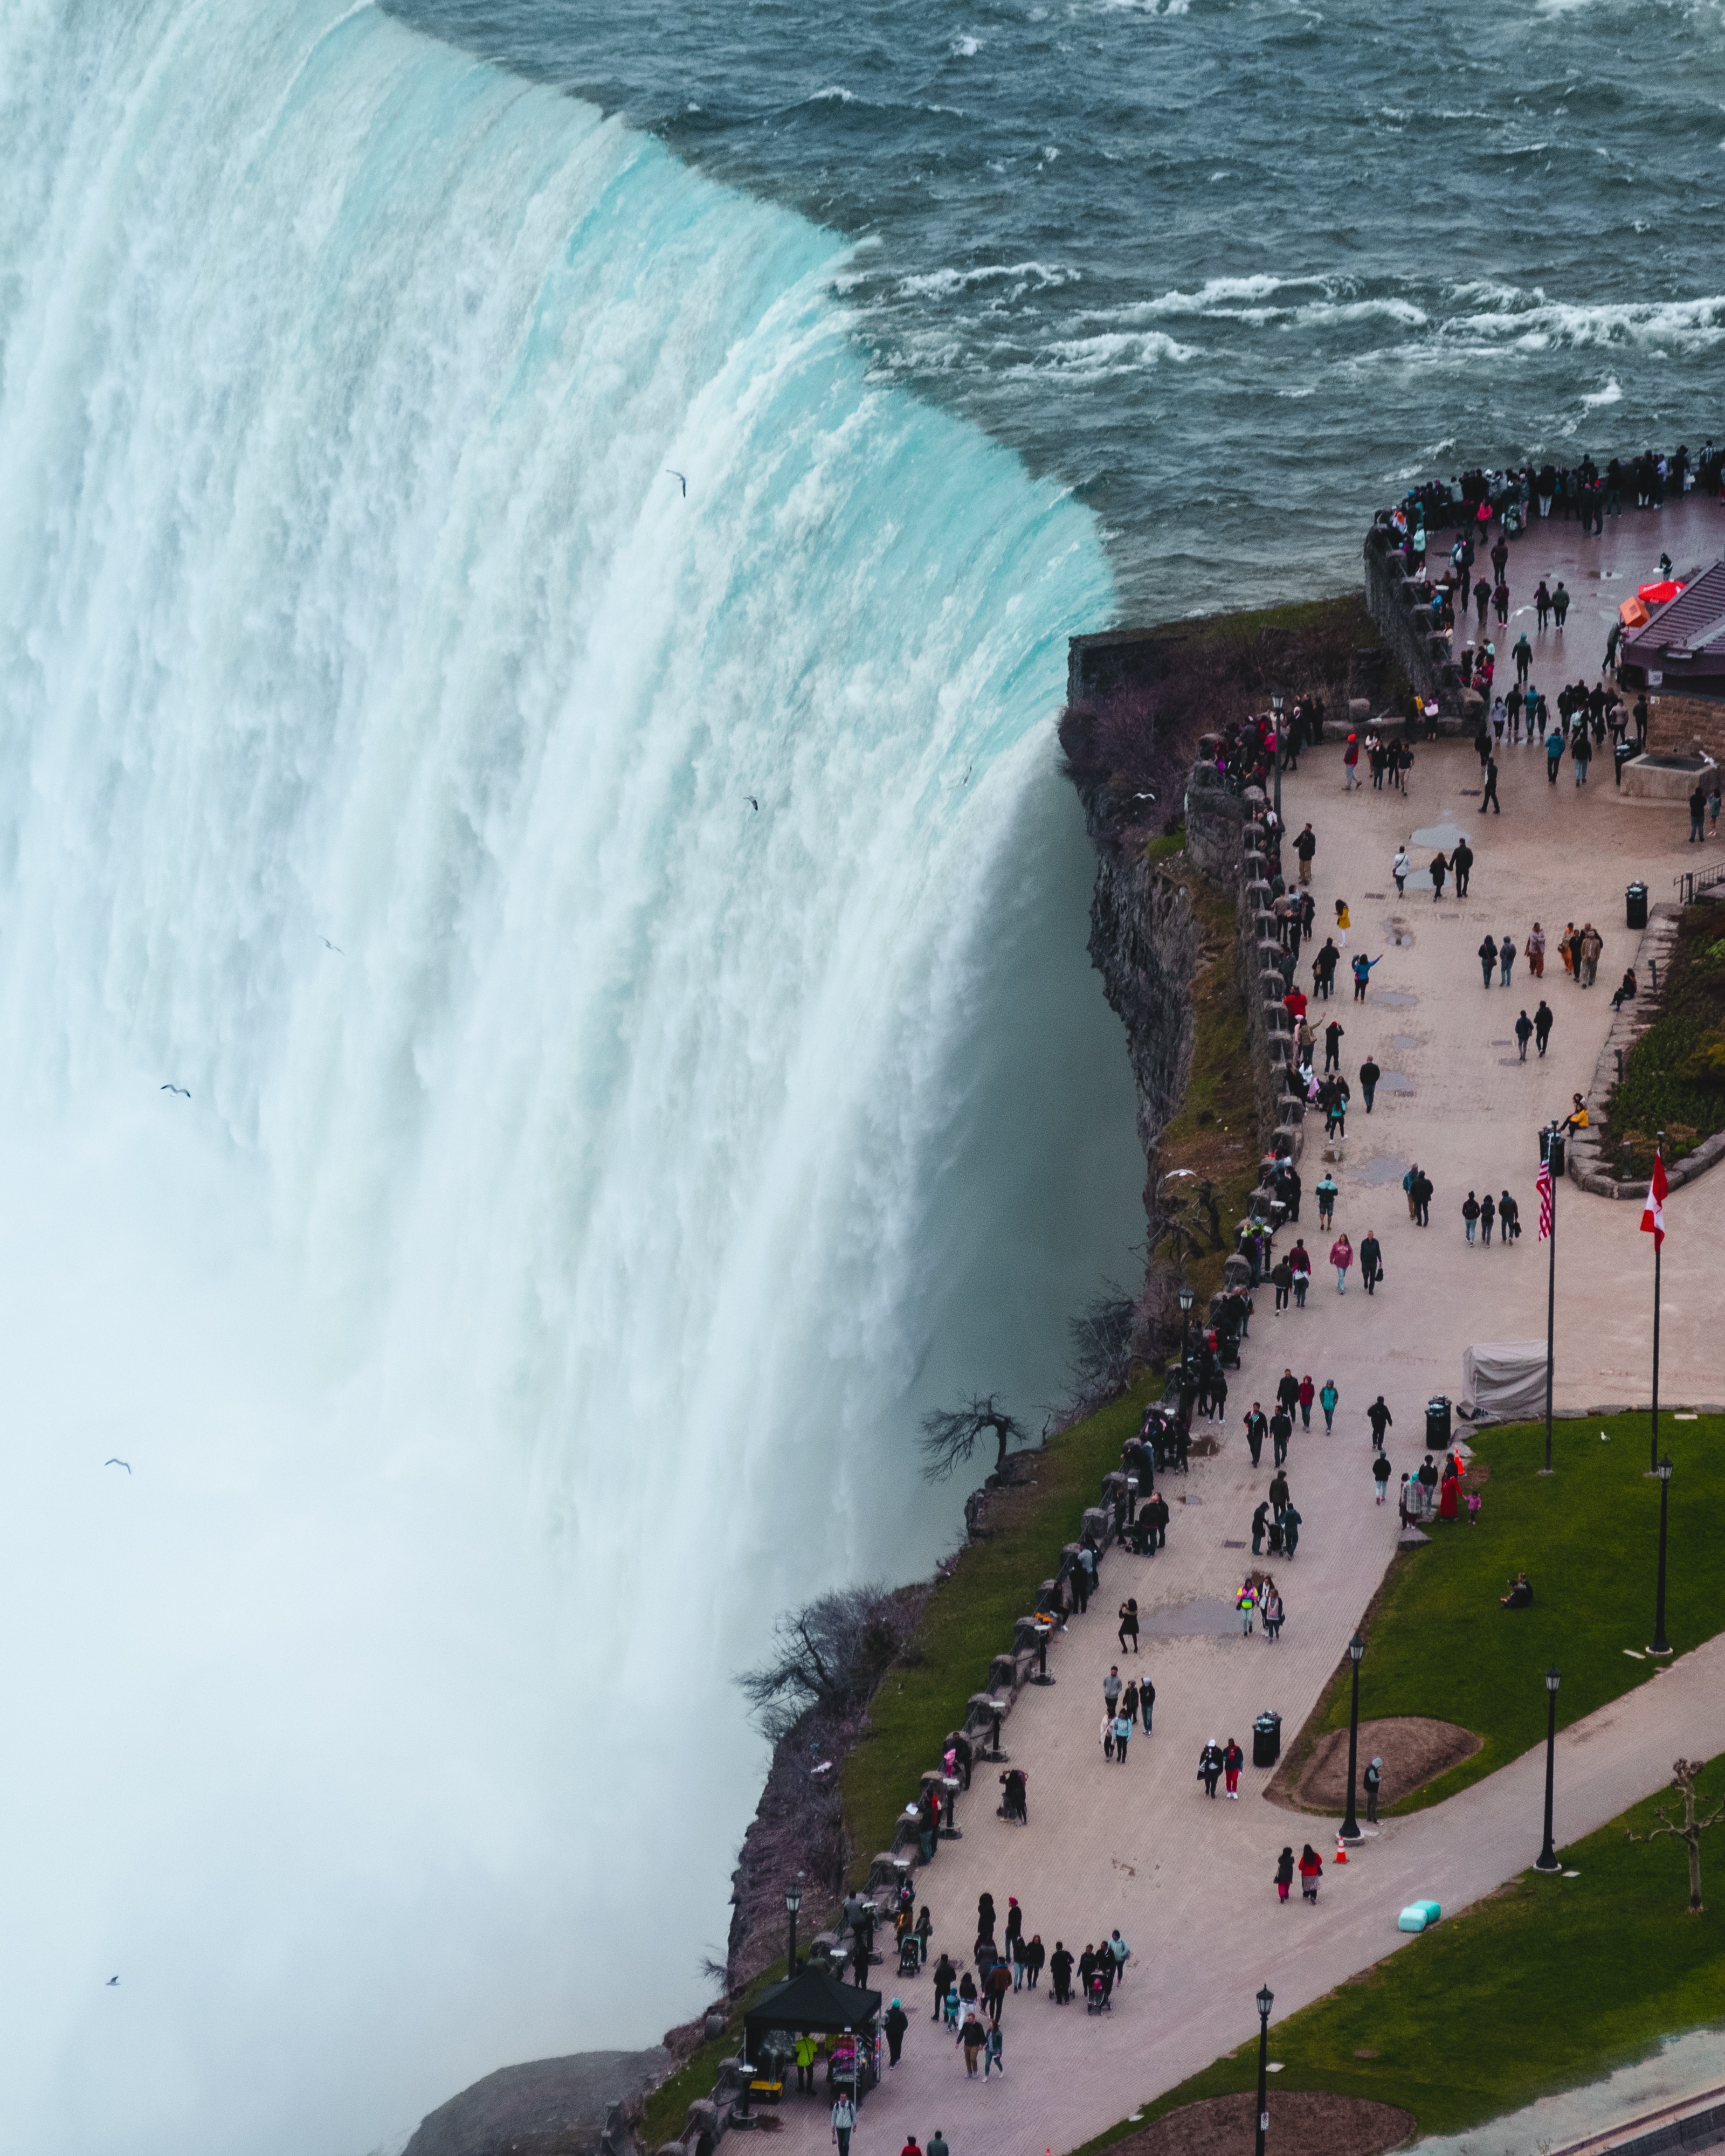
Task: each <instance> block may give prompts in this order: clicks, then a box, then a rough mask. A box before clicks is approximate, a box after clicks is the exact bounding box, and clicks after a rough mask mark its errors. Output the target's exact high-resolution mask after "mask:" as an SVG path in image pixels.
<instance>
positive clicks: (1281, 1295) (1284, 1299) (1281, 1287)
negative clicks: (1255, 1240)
mask: <svg viewBox="0 0 1725 2156" xmlns="http://www.w3.org/2000/svg"><path fill="white" fill-rule="evenodd" d="M1270 1285H1271V1286H1272V1287H1273V1288H1274V1289H1275V1290H1276V1312H1275V1314H1276V1317H1281V1313H1282V1312H1283V1311H1285V1310H1286V1308H1287V1306H1288V1296H1289V1295H1290V1294H1291V1292H1292V1291H1293V1286H1294V1269H1293V1267H1292V1266H1291V1265H1290V1264H1289V1263H1288V1261H1287V1260H1286V1258H1285V1257H1281V1258H1278V1259H1277V1260H1276V1263H1275V1264H1274V1265H1272V1266H1271V1268H1270Z"/></svg>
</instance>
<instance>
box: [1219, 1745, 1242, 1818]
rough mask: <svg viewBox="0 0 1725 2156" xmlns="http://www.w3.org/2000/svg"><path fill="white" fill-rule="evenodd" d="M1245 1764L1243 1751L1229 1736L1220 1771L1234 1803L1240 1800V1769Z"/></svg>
mask: <svg viewBox="0 0 1725 2156" xmlns="http://www.w3.org/2000/svg"><path fill="white" fill-rule="evenodd" d="M1243 1766H1245V1753H1244V1752H1242V1751H1241V1750H1240V1747H1239V1745H1237V1744H1236V1743H1235V1741H1234V1739H1233V1738H1231V1737H1230V1738H1229V1740H1228V1743H1227V1747H1226V1748H1225V1750H1224V1752H1223V1753H1222V1772H1223V1774H1224V1775H1225V1776H1226V1777H1227V1780H1228V1794H1229V1795H1230V1797H1231V1798H1232V1799H1234V1801H1235V1804H1238V1803H1239V1802H1240V1768H1242V1767H1243Z"/></svg>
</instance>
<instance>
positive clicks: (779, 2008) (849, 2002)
mask: <svg viewBox="0 0 1725 2156" xmlns="http://www.w3.org/2000/svg"><path fill="white" fill-rule="evenodd" d="M879 2015H880V1993H879V1992H878V1991H859V1990H858V1989H856V1987H855V1985H854V1984H840V1983H839V1979H838V1978H837V1977H835V1976H829V1975H828V1974H827V1972H826V1971H825V1970H824V1969H817V1968H815V1967H814V1965H813V1964H812V1963H811V1964H810V1965H809V1967H808V1968H807V1969H798V1971H797V1974H795V1975H794V1976H792V1977H787V1978H786V1979H785V1981H784V1982H783V1984H774V1985H773V1989H772V1990H771V1991H766V1992H762V1994H761V1996H760V1998H759V1999H757V2000H756V2001H755V2004H754V2005H753V2006H752V2008H751V2009H750V2010H749V2011H748V2013H747V2014H746V2015H744V2016H743V2022H742V2056H743V2061H744V2063H745V2064H747V2062H748V2061H750V2060H751V2059H753V2058H755V2057H757V2056H758V2054H759V2051H760V2047H761V2045H762V2040H764V2039H765V2038H766V2037H767V2036H768V2035H769V2034H770V2033H771V2031H772V2030H774V2029H788V2030H790V2031H791V2032H792V2033H793V2035H800V2034H801V2032H802V2031H803V2030H804V2029H807V2030H809V2031H810V2032H811V2033H812V2034H813V2035H819V2036H833V2035H839V2033H840V2032H841V2031H842V2030H846V2029H849V2030H852V2031H853V2032H854V2033H855V2035H857V2036H859V2037H863V2036H867V2035H872V2033H873V2030H874V2027H875V2020H876V2019H877V2018H878V2016H879Z"/></svg>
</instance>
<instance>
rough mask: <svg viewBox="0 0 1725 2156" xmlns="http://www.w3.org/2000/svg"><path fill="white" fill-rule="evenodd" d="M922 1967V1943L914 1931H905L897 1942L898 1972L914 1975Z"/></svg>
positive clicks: (904, 1974) (918, 1972) (902, 1974)
mask: <svg viewBox="0 0 1725 2156" xmlns="http://www.w3.org/2000/svg"><path fill="white" fill-rule="evenodd" d="M921 1971H922V1943H921V1942H920V1941H919V1940H918V1938H917V1937H916V1933H914V1932H906V1933H905V1935H904V1937H903V1938H901V1940H900V1941H899V1943H898V1973H899V1974H900V1975H901V1976H916V1975H918V1974H920V1973H921Z"/></svg>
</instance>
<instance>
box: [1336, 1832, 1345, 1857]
mask: <svg viewBox="0 0 1725 2156" xmlns="http://www.w3.org/2000/svg"><path fill="white" fill-rule="evenodd" d="M1336 1861H1337V1864H1346V1863H1347V1861H1348V1844H1347V1843H1346V1842H1345V1841H1343V1839H1342V1837H1341V1835H1339V1834H1338V1835H1337V1836H1336Z"/></svg>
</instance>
